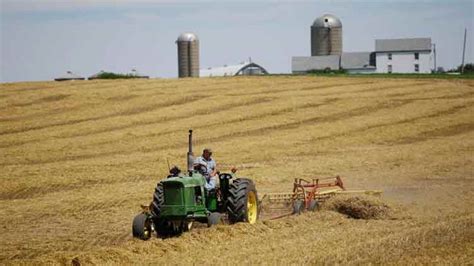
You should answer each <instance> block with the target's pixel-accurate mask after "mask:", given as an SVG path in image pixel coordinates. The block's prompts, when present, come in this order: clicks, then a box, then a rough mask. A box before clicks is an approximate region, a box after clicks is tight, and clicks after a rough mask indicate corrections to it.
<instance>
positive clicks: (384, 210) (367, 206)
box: [323, 195, 391, 220]
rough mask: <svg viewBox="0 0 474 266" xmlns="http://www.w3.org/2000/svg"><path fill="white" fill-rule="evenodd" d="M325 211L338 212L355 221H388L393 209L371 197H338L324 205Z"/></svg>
mask: <svg viewBox="0 0 474 266" xmlns="http://www.w3.org/2000/svg"><path fill="white" fill-rule="evenodd" d="M323 209H326V210H332V211H337V212H339V213H342V214H345V215H347V216H349V217H351V218H354V219H365V220H369V219H386V218H390V217H391V207H390V206H389V205H387V204H386V203H384V202H383V201H382V200H380V199H379V198H376V197H371V196H365V195H364V196H362V195H361V196H347V195H344V196H336V197H333V198H330V199H329V200H327V201H326V202H325V203H324V204H323Z"/></svg>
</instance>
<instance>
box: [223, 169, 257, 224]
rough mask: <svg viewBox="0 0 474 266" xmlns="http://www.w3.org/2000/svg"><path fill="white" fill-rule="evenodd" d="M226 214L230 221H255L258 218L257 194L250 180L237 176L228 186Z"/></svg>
mask: <svg viewBox="0 0 474 266" xmlns="http://www.w3.org/2000/svg"><path fill="white" fill-rule="evenodd" d="M227 214H228V216H229V222H230V223H238V222H247V223H251V224H253V223H255V222H257V219H258V196H257V190H256V189H255V185H254V183H253V181H252V180H250V179H247V178H237V179H235V180H234V182H232V184H231V185H230V188H229V197H228V198H227Z"/></svg>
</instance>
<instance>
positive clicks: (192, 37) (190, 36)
mask: <svg viewBox="0 0 474 266" xmlns="http://www.w3.org/2000/svg"><path fill="white" fill-rule="evenodd" d="M197 40H199V39H198V37H197V36H196V34H194V33H192V32H185V33H181V35H179V36H178V40H177V42H192V41H197Z"/></svg>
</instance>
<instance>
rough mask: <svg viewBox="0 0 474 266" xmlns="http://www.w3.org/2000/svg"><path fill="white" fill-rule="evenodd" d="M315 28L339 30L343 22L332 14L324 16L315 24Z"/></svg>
mask: <svg viewBox="0 0 474 266" xmlns="http://www.w3.org/2000/svg"><path fill="white" fill-rule="evenodd" d="M313 27H318V28H339V27H342V23H341V20H339V19H338V18H337V17H336V16H333V15H331V14H324V15H322V16H321V17H319V18H317V19H315V20H314V22H313Z"/></svg>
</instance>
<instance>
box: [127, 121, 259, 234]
mask: <svg viewBox="0 0 474 266" xmlns="http://www.w3.org/2000/svg"><path fill="white" fill-rule="evenodd" d="M188 143H189V145H188V147H189V148H188V153H187V172H186V173H185V174H182V173H181V171H180V170H179V169H178V168H177V167H173V168H172V169H170V174H169V175H168V177H167V178H165V179H163V180H161V181H160V182H158V184H157V185H156V188H155V191H154V193H153V200H152V202H151V203H150V205H148V206H142V209H143V210H142V212H141V213H140V214H138V215H137V216H135V218H134V219H133V224H132V232H133V236H134V237H136V238H139V239H142V240H148V239H149V238H150V237H151V236H152V234H153V232H156V234H157V235H158V236H159V237H162V238H164V237H169V236H176V235H179V234H181V233H182V232H186V231H189V230H190V229H191V228H192V227H193V224H194V223H195V222H200V223H207V225H208V226H209V227H210V226H213V225H216V224H221V223H224V222H225V221H226V222H228V223H231V224H232V223H238V222H247V223H250V224H253V223H255V222H256V221H257V219H258V216H259V206H258V195H257V190H256V188H255V184H254V183H253V181H252V180H251V179H248V178H238V177H237V176H236V174H235V172H236V169H235V168H233V169H232V170H231V173H219V174H218V181H219V183H218V185H216V188H215V189H212V190H207V189H206V188H205V184H206V182H207V181H206V177H205V175H204V174H205V173H204V170H205V169H202V166H199V165H195V164H194V155H193V150H192V148H193V147H192V130H189V139H188Z"/></svg>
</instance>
